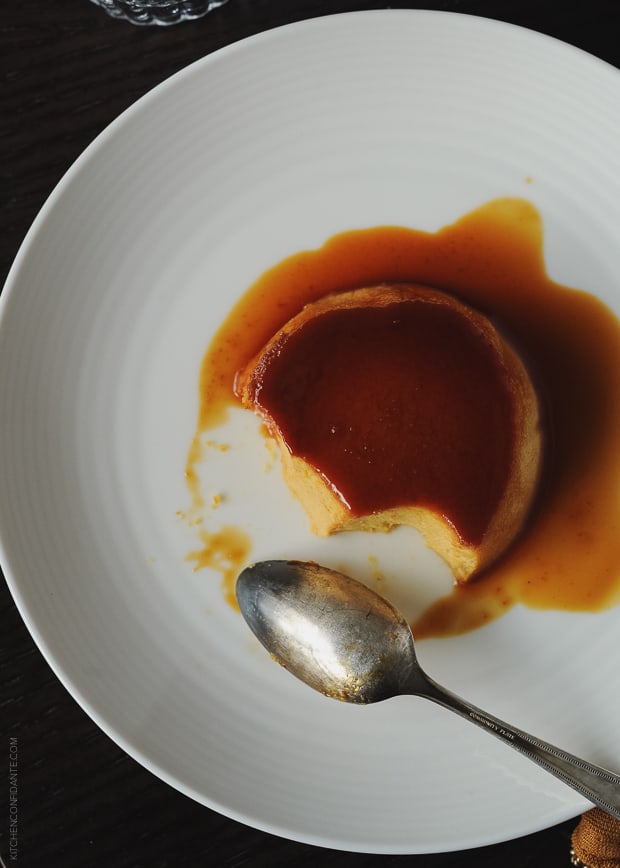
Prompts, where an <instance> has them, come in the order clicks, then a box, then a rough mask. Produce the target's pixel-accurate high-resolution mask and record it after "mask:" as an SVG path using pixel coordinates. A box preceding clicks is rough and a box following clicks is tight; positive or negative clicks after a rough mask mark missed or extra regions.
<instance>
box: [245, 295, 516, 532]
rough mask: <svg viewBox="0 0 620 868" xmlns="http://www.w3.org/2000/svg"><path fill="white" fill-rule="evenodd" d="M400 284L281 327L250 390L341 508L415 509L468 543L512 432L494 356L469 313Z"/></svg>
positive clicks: (497, 494)
mask: <svg viewBox="0 0 620 868" xmlns="http://www.w3.org/2000/svg"><path fill="white" fill-rule="evenodd" d="M399 286H400V287H403V288H402V289H401V290H400V291H398V292H397V291H396V290H393V289H392V290H391V296H393V299H392V300H391V301H390V303H389V304H382V305H381V306H380V307H377V306H373V307H370V306H367V304H368V303H367V302H365V303H364V305H363V306H361V307H354V306H347V307H346V308H343V307H332V308H331V309H329V310H328V311H324V312H322V313H321V314H320V315H317V316H314V317H313V318H312V319H310V320H304V322H303V324H300V325H298V326H297V327H292V328H291V329H290V331H289V330H288V328H286V329H285V331H284V333H282V334H281V335H279V336H278V338H277V340H276V341H275V343H274V344H273V345H272V346H271V347H270V349H269V350H268V352H267V353H265V354H264V355H263V356H262V357H261V362H260V364H259V366H258V368H254V367H253V364H252V363H250V368H251V369H252V374H251V376H250V378H249V382H248V386H247V390H248V394H249V398H250V400H251V401H252V403H253V404H255V405H256V406H257V407H258V408H259V409H260V410H261V411H262V412H263V413H264V414H265V415H266V416H267V417H268V418H269V419H270V420H272V421H273V422H275V424H276V425H277V428H278V430H279V432H280V435H281V437H282V439H283V440H284V442H285V443H286V445H287V447H288V448H289V450H290V452H291V453H292V454H293V455H296V456H300V457H301V458H303V459H304V460H305V461H306V462H307V463H308V464H310V465H311V466H313V467H314V468H316V469H317V470H318V471H319V472H320V473H321V475H322V476H323V477H324V478H325V479H326V480H328V482H329V484H330V485H331V487H332V489H334V490H335V491H336V492H337V493H338V495H339V497H340V499H341V500H342V501H343V502H344V503H346V505H347V507H348V509H349V510H350V514H351V516H353V517H356V516H364V515H371V514H373V513H377V512H382V511H384V510H386V509H391V508H393V507H399V506H409V505H412V504H415V505H416V506H424V507H426V508H427V509H431V510H433V511H434V512H436V513H439V514H441V515H444V516H445V517H446V518H447V519H448V521H450V522H451V524H452V525H453V526H454V527H455V528H457V530H458V534H459V537H460V539H461V540H462V541H463V542H466V543H468V544H470V545H477V544H480V542H481V541H482V538H483V536H484V534H485V532H486V530H487V528H488V526H489V524H490V522H491V520H492V518H493V516H494V514H495V512H496V510H497V508H498V505H499V502H500V500H501V498H502V496H503V494H504V490H505V486H506V483H507V478H508V474H509V470H510V466H511V461H512V455H513V450H514V444H515V438H516V433H515V422H514V418H513V417H514V410H513V405H512V396H511V394H510V390H509V385H508V383H507V379H506V373H505V368H504V364H503V362H502V358H501V355H500V352H499V349H498V347H497V346H495V345H494V344H492V342H491V340H490V338H489V337H488V336H487V334H486V333H485V334H484V337H483V336H482V334H481V331H480V322H479V318H476V319H475V320H474V321H472V320H470V319H466V318H465V316H464V314H463V310H464V309H463V308H462V307H460V306H459V307H458V308H455V307H454V306H453V304H452V302H451V301H450V300H449V299H448V300H446V301H444V299H445V298H446V297H445V296H443V295H441V294H439V293H436V292H433V293H430V294H429V293H424V294H421V293H415V294H414V293H413V292H407V289H406V288H405V287H404V285H403V284H400V285H399ZM348 298H350V296H347V299H348ZM336 303H337V301H336ZM350 304H353V302H350ZM369 408H371V409H370V410H369ZM491 408H493V409H491ZM481 467H484V468H485V472H484V473H481Z"/></svg>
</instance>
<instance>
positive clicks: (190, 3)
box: [91, 0, 228, 26]
mask: <svg viewBox="0 0 620 868" xmlns="http://www.w3.org/2000/svg"><path fill="white" fill-rule="evenodd" d="M227 2H228V0H174V2H173V0H160V2H158V0H91V3H94V4H95V5H96V6H101V8H102V9H105V11H106V12H107V13H108V15H111V16H112V18H121V19H122V20H123V21H130V22H131V23H132V24H158V25H161V26H166V25H169V24H179V23H180V22H181V21H193V20H194V19H196V18H202V16H203V15H206V14H207V12H211V11H212V10H213V9H217V8H218V7H219V6H223V5H224V4H225V3H227Z"/></svg>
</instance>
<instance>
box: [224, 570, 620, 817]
mask: <svg viewBox="0 0 620 868" xmlns="http://www.w3.org/2000/svg"><path fill="white" fill-rule="evenodd" d="M236 593H237V600H238V602H239V607H240V609H241V613H242V615H243V617H244V618H245V620H246V621H247V623H248V625H249V627H250V629H251V630H252V632H253V633H254V634H255V635H256V637H257V638H258V640H259V641H260V642H261V643H262V644H263V645H264V646H265V648H266V649H267V651H269V653H270V654H271V656H272V657H273V658H274V659H275V660H277V661H278V663H280V664H281V665H282V666H284V667H285V668H286V669H288V670H289V671H290V672H291V673H292V674H293V675H296V676H297V678H300V679H301V680H302V681H305V683H306V684H309V685H310V687H313V688H314V689H315V690H318V691H319V692H320V693H323V694H325V695H326V696H331V697H334V698H336V699H341V700H343V701H345V702H355V703H360V704H366V703H371V702H380V701H381V700H383V699H389V698H390V697H392V696H399V695H403V694H409V695H413V696H423V697H425V698H426V699H430V700H431V701H432V702H436V703H437V704H438V705H442V706H443V707H444V708H449V709H450V710H451V711H454V712H456V713H457V714H459V715H460V716H461V717H464V718H466V719H467V720H470V721H471V722H472V723H475V724H476V725H477V726H479V727H481V728H482V729H484V730H486V731H487V732H490V733H491V734H492V735H495V736H497V738H500V739H501V740H502V741H503V742H505V743H506V744H508V745H510V746H511V747H514V748H515V749H516V750H518V751H520V752H521V753H522V754H525V756H526V757H528V758H529V759H531V760H533V761H534V762H535V763H538V765H540V766H542V767H543V768H545V769H546V770H547V771H549V772H551V773H552V774H554V775H555V776H556V777H558V778H560V779H561V780H563V781H564V783H566V784H568V785H569V786H570V787H572V788H573V789H575V790H577V792H579V793H581V794H582V795H583V796H585V797H586V798H587V799H588V800H589V801H591V802H593V803H594V804H596V805H598V806H599V807H601V808H602V809H603V810H604V811H607V813H609V814H611V815H613V816H614V817H617V818H618V819H620V776H618V775H616V774H614V773H613V772H610V771H607V770H606V769H603V768H601V767H600V766H596V765H593V764H592V763H589V762H586V761H585V760H582V759H578V758H577V757H575V756H573V755H572V754H570V753H567V752H566V751H564V750H561V749H560V748H557V747H554V746H553V745H551V744H548V743H547V742H544V741H541V740H540V739H538V738H535V737H534V736H532V735H528V733H526V732H523V731H522V730H520V729H516V728H515V727H514V726H511V725H510V724H508V723H505V722H504V721H502V720H499V718H497V717H493V716H492V715H490V714H488V713H487V712H486V711H482V709H480V708H477V707H476V706H475V705H471V704H470V703H469V702H466V701H465V700H463V699H460V698H459V697H458V696H456V695H455V694H453V693H451V692H450V691H449V690H446V689H445V688H443V687H441V686H440V685H439V684H437V682H435V681H433V680H432V678H429V676H428V675H426V673H425V672H424V671H423V670H422V669H421V667H420V665H419V663H418V661H417V658H416V653H415V649H414V644H413V635H412V633H411V629H410V627H409V624H408V623H407V621H406V620H405V619H404V617H403V616H402V615H401V614H400V613H399V612H398V611H397V610H396V609H395V608H394V607H393V606H392V605H391V604H390V603H388V601H387V600H385V599H384V598H383V597H380V596H379V594H376V593H375V592H374V591H371V590H370V589H369V588H367V587H366V586H365V585H363V584H361V582H357V581H355V579H352V578H350V577H349V576H345V575H344V574H343V573H339V572H336V571H335V570H330V569H327V568H326V567H322V566H320V565H319V564H316V563H302V562H301V561H262V562H260V563H256V564H254V565H252V566H249V567H247V568H246V569H245V570H243V572H242V573H241V574H240V575H239V577H238V579H237V585H236Z"/></svg>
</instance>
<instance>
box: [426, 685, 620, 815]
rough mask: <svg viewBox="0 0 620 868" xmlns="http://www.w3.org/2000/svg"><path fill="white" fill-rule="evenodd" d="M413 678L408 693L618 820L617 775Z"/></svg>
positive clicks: (619, 784)
mask: <svg viewBox="0 0 620 868" xmlns="http://www.w3.org/2000/svg"><path fill="white" fill-rule="evenodd" d="M419 674H420V673H418V678H416V679H415V683H414V686H413V688H412V691H411V692H412V693H415V694H416V695H417V696H424V697H426V698H427V699H430V700H431V701H433V702H436V703H438V704H439V705H443V706H444V708H449V709H450V710H451V711H455V712H456V713H457V714H459V715H460V716H461V717H464V718H466V719H467V720H470V721H471V722H472V723H475V724H476V725H477V726H479V727H481V728H482V729H486V730H487V731H488V732H490V733H491V734H492V735H495V736H496V737H497V738H500V739H501V740H502V741H504V742H506V744H509V745H510V746H511V747H513V748H515V750H518V751H519V752H520V753H522V754H524V755H525V756H527V757H528V758H529V759H531V760H533V761H534V762H535V763H538V765H540V766H542V767H543V768H545V769H546V770H547V771H549V772H551V774H553V775H555V776H556V777H558V778H560V780H562V781H564V783H566V784H568V785H569V786H570V787H572V788H573V789H574V790H576V791H577V792H579V793H581V794H582V795H583V796H585V797H586V799H588V800H589V801H591V802H593V803H594V804H595V805H598V806H599V807H600V808H602V809H603V810H604V811H607V813H608V814H611V815H612V816H614V817H616V818H617V819H620V776H619V775H617V774H614V772H611V771H608V770H607V769H604V768H602V767H601V766H597V765H593V764H592V763H589V762H586V760H582V759H580V758H579V757H576V756H573V754H570V753H568V752H567V751H564V750H561V749H560V748H558V747H555V746H554V745H552V744H549V743H548V742H545V741H542V740H541V739H538V738H536V737H535V736H533V735H530V734H529V733H527V732H523V730H520V729H517V728H516V727H514V726H511V725H510V724H509V723H506V722H505V721H503V720H500V719H499V718H497V717H494V716H493V715H491V714H488V713H487V712H486V711H483V710H482V709H481V708H477V707H476V706H475V705H472V704H471V703H469V702H466V701H465V700H464V699H461V698H460V697H459V696H456V695H455V694H454V693H451V692H450V691H449V690H446V689H445V688H444V687H441V685H439V684H437V682H435V681H433V680H432V679H431V678H429V677H428V676H427V675H425V676H424V678H423V679H420V678H419Z"/></svg>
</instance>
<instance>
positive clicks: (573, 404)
mask: <svg viewBox="0 0 620 868" xmlns="http://www.w3.org/2000/svg"><path fill="white" fill-rule="evenodd" d="M384 282H388V283H396V282H417V283H424V284H427V285H429V286H433V287H436V288H438V289H441V290H444V291H447V292H451V293H454V294H455V295H456V296H457V297H459V298H460V299H461V300H463V301H464V302H466V303H468V304H470V305H472V306H473V307H475V308H477V309H479V310H480V311H481V312H482V313H484V314H486V315H487V316H489V317H490V318H491V319H492V320H493V321H495V322H497V323H498V324H499V325H500V326H501V328H502V329H504V330H505V331H506V332H507V333H508V334H509V335H511V337H512V339H513V341H514V342H516V345H517V346H518V348H519V349H520V351H521V353H522V355H523V357H524V358H525V359H526V362H527V363H528V366H529V368H530V370H531V371H532V372H534V380H535V383H536V386H537V389H538V392H539V395H540V397H541V401H542V404H543V407H544V414H545V418H546V455H545V466H544V473H543V478H542V481H541V484H540V489H539V493H538V498H537V501H536V505H535V508H534V511H533V514H532V516H531V520H530V522H529V524H528V526H527V527H526V528H525V530H524V532H523V533H522V534H521V536H520V537H519V539H518V540H517V541H516V543H515V544H514V545H513V546H512V547H511V549H510V550H509V552H508V553H507V554H506V555H504V557H503V558H502V559H501V560H500V561H499V562H498V563H497V564H496V565H495V566H494V567H493V568H491V569H490V570H489V571H488V572H487V573H486V574H485V575H484V576H481V577H480V578H479V579H477V580H476V581H474V582H472V583H470V584H467V585H464V586H457V587H455V588H454V590H453V592H452V593H451V594H449V595H448V596H447V597H445V598H444V599H442V600H439V601H438V602H437V603H436V604H435V605H433V606H431V607H430V609H429V610H427V611H426V612H425V613H424V614H423V615H422V617H421V618H420V619H419V620H418V621H417V623H416V624H414V625H413V626H414V631H415V634H416V638H424V637H430V636H442V635H455V634H458V633H461V632H465V631H467V630H471V629H475V628H477V627H479V626H481V625H483V624H485V623H487V622H488V621H490V620H492V619H494V618H497V617H499V616H500V615H502V614H504V613H505V612H506V611H507V610H508V609H510V608H511V607H512V606H514V605H516V604H519V603H520V604H523V605H525V606H529V607H532V608H538V609H561V610H566V611H589V612H595V611H600V610H602V609H604V608H608V607H610V606H612V605H615V604H617V603H618V602H620V533H618V528H619V526H620V324H619V322H618V320H617V318H616V317H615V316H614V315H613V314H612V313H611V312H610V311H609V310H608V309H607V308H606V307H605V305H604V304H603V303H602V302H600V301H599V300H598V299H596V298H595V297H594V296H592V295H589V294H588V293H586V292H582V291H578V290H574V289H570V288H568V287H564V286H561V285H559V284H557V283H555V282H554V281H552V280H551V279H550V278H549V277H548V275H547V273H546V270H545V264H544V258H543V226H542V220H541V217H540V215H539V213H538V212H537V210H536V209H535V208H534V207H533V206H532V205H531V204H529V203H528V202H526V201H524V200H521V199H500V200H495V201H493V202H490V203H488V204H487V205H484V206H482V207H481V208H479V209H477V210H475V211H473V212H471V213H469V214H467V215H465V216H464V217H462V218H461V219H459V220H458V221H457V222H456V223H454V224H451V225H449V226H446V227H445V228H443V229H441V230H439V231H438V232H436V233H427V232H422V231H418V230H413V229H407V228H402V227H390V226H386V227H378V228H374V229H363V230H354V231H350V232H344V233H342V234H339V235H337V236H334V237H333V238H331V239H330V240H329V241H327V242H326V243H325V244H324V245H323V247H321V248H320V249H317V250H311V251H304V252H301V253H298V254H296V255H294V256H291V257H289V258H287V259H285V260H283V261H282V262H281V263H279V264H278V265H276V266H274V267H273V268H272V269H270V270H269V271H267V272H266V273H265V274H263V275H262V277H260V278H259V279H258V280H257V281H256V283H255V284H254V285H253V286H252V287H250V289H249V290H248V291H247V292H246V293H245V294H244V295H243V297H242V298H241V299H240V300H239V302H238V303H237V304H236V306H235V307H234V308H233V310H232V311H231V313H230V315H229V316H228V317H227V319H226V321H225V322H224V323H223V325H222V326H221V328H220V329H219V331H218V332H217V334H216V336H215V338H214V339H213V341H212V343H211V345H210V347H209V348H208V350H207V353H206V355H205V357H204V360H203V364H202V368H201V374H200V412H199V419H198V428H197V435H196V438H195V440H194V445H193V447H192V449H191V450H190V455H189V456H188V465H187V473H188V481H189V483H190V489H192V481H194V482H195V480H196V474H195V466H196V462H198V461H199V460H200V452H201V450H200V448H199V447H198V446H197V445H196V444H199V443H200V442H201V437H202V438H203V439H204V432H205V431H207V430H208V429H209V428H211V427H213V426H215V425H217V424H219V423H221V422H222V421H224V420H225V418H226V412H227V409H228V408H229V407H230V406H233V405H235V404H236V398H235V395H234V390H233V383H234V377H235V374H236V372H237V371H238V370H239V369H241V368H242V367H243V366H244V365H245V364H247V362H248V361H249V360H250V359H251V358H252V356H253V355H255V354H256V353H257V352H258V351H259V350H260V349H261V347H262V346H263V345H264V344H265V343H267V341H268V340H269V339H270V338H271V337H272V335H273V334H274V333H275V332H276V331H277V330H278V329H279V328H280V327H281V326H282V325H283V324H284V323H285V322H286V321H287V320H289V319H290V318H291V317H292V316H294V315H295V314H296V313H298V312H299V310H300V309H301V308H302V307H303V305H304V304H306V303H307V302H309V301H312V300H314V299H317V298H319V297H321V296H323V295H326V294H327V293H330V292H334V291H339V290H345V289H354V288H357V287H361V286H371V285H373V284H379V283H384ZM591 289H592V290H593V291H596V287H591ZM192 495H193V496H194V497H199V496H200V495H199V491H198V488H197V485H196V484H194V488H193V490H192Z"/></svg>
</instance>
